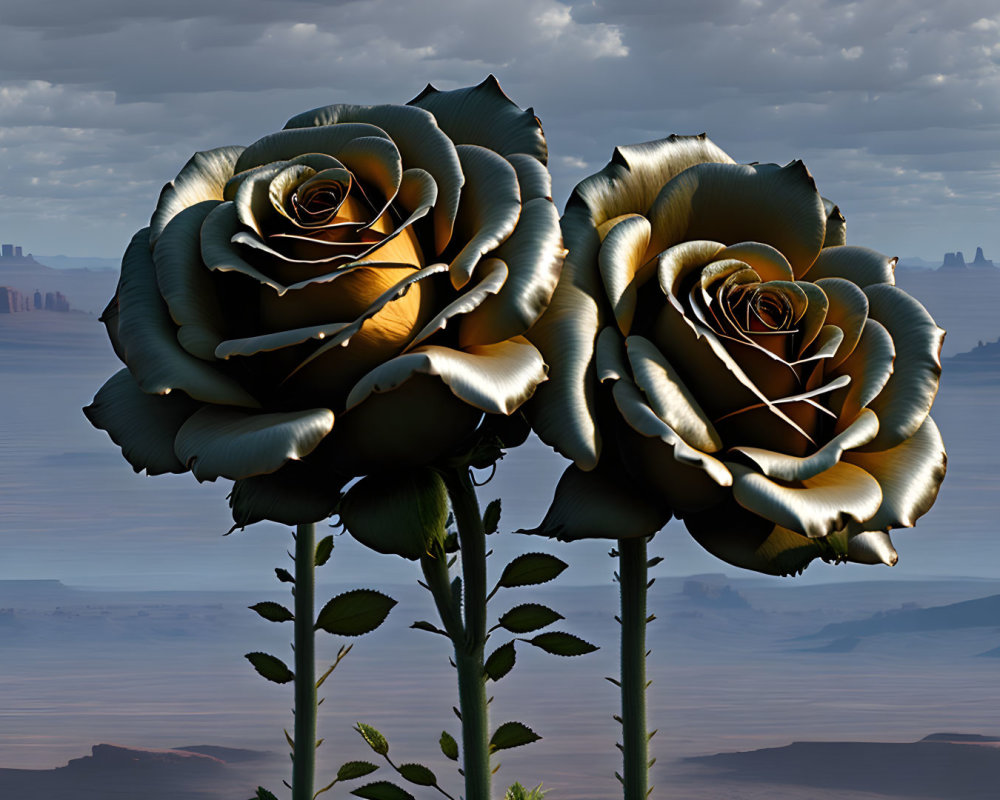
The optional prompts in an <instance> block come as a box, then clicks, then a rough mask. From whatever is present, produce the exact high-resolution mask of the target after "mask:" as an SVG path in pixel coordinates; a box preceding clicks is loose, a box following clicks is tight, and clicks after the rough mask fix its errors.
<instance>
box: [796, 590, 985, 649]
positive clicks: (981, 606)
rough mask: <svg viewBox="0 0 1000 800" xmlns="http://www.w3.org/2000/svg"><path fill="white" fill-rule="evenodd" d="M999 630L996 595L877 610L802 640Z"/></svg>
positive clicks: (823, 629)
mask: <svg viewBox="0 0 1000 800" xmlns="http://www.w3.org/2000/svg"><path fill="white" fill-rule="evenodd" d="M982 627H988V628H994V627H1000V594H998V595H993V596H991V597H983V598H980V599H978V600H966V601H964V602H961V603H951V604H950V605H946V606H934V607H932V608H903V609H899V610H896V611H879V612H878V613H876V614H873V615H872V616H870V617H868V618H867V619H861V620H855V621H852V622H833V623H830V624H829V625H825V626H824V627H823V628H822V629H821V630H820V631H819V632H818V633H815V634H812V635H811V636H807V637H802V638H807V639H812V638H819V637H845V636H875V635H877V634H880V633H912V632H914V631H940V630H956V629H958V628H982Z"/></svg>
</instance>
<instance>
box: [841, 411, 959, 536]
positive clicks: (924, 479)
mask: <svg viewBox="0 0 1000 800" xmlns="http://www.w3.org/2000/svg"><path fill="white" fill-rule="evenodd" d="M844 460H845V461H847V462H849V463H851V464H855V465H857V466H859V467H861V468H862V469H863V470H865V471H866V472H868V473H870V474H871V475H872V476H873V477H874V478H875V480H877V481H878V483H879V486H881V487H882V505H881V506H879V509H878V511H877V512H876V513H875V515H874V516H873V517H871V518H870V519H868V520H865V522H864V523H863V527H864V529H865V530H866V531H877V530H888V529H890V528H909V527H912V526H913V525H914V524H916V521H917V519H918V518H919V517H921V516H923V515H924V514H926V513H927V512H928V511H929V510H930V508H931V506H932V505H933V504H934V500H935V499H936V498H937V494H938V489H940V488H941V482H942V481H943V480H944V475H945V470H946V468H947V464H948V456H947V454H946V453H945V450H944V442H943V441H942V440H941V434H940V433H939V432H938V428H937V425H935V424H934V420H933V419H931V418H930V417H927V418H926V419H925V420H924V422H923V424H922V425H921V426H920V428H918V429H917V432H916V433H915V434H913V436H911V437H910V438H909V439H906V440H905V441H903V442H902V443H901V444H898V445H896V446H895V447H892V448H890V449H888V450H882V451H879V452H866V453H859V452H856V451H853V452H849V453H845V454H844Z"/></svg>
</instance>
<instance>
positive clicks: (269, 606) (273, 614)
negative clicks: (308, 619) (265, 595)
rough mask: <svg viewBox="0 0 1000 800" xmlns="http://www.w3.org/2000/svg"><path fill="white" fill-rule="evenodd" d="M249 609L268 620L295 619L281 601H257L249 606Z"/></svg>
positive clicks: (288, 620)
mask: <svg viewBox="0 0 1000 800" xmlns="http://www.w3.org/2000/svg"><path fill="white" fill-rule="evenodd" d="M250 610H251V611H256V612H257V613H258V614H260V615H261V616H262V617H263V618H264V619H266V620H267V621H268V622H291V621H292V620H293V619H295V615H294V614H293V613H292V612H291V611H289V610H288V609H287V608H285V607H284V606H283V605H281V603H271V602H264V603H257V604H256V605H252V606H250Z"/></svg>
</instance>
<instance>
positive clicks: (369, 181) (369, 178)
mask: <svg viewBox="0 0 1000 800" xmlns="http://www.w3.org/2000/svg"><path fill="white" fill-rule="evenodd" d="M337 158H339V159H340V160H341V161H343V162H344V165H345V166H346V167H347V168H348V169H350V170H351V172H353V173H354V176H355V177H356V178H357V179H358V181H359V182H360V183H361V185H362V186H363V187H364V188H365V191H366V192H367V193H369V194H370V193H371V189H376V190H377V191H378V193H379V195H381V200H382V201H383V203H384V205H383V207H382V208H381V209H379V210H378V211H377V213H376V214H375V217H376V218H377V217H380V216H382V214H383V213H384V212H385V208H386V207H388V205H389V204H390V203H391V202H392V201H393V200H394V199H395V198H396V192H397V191H399V185H400V183H402V180H403V159H402V156H401V155H400V154H399V149H398V148H397V147H396V143H395V142H393V141H392V140H389V139H383V138H381V137H378V136H361V137H358V138H357V139H352V140H351V141H350V142H348V143H347V144H346V145H344V146H343V147H342V148H341V149H340V151H339V152H338V153H337ZM371 199H372V201H373V202H375V198H371Z"/></svg>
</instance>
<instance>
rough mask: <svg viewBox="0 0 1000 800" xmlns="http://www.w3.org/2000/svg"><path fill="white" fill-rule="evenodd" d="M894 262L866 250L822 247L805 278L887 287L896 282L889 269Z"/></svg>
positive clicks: (847, 246)
mask: <svg viewBox="0 0 1000 800" xmlns="http://www.w3.org/2000/svg"><path fill="white" fill-rule="evenodd" d="M898 260H899V259H896V258H889V257H888V256H884V255H882V254H881V253H879V252H878V251H877V250H871V249H869V248H867V247H856V246H854V245H844V246H842V247H826V248H824V249H823V252H821V253H820V254H819V256H817V258H816V261H815V262H814V263H813V265H812V267H810V268H809V271H808V272H807V273H806V279H807V280H810V281H812V282H813V283H815V282H816V281H819V280H821V279H823V278H845V279H847V280H849V281H850V282H851V283H853V284H854V285H855V286H858V287H860V288H862V289H864V288H865V287H866V286H872V285H874V284H880V283H888V284H890V285H891V284H894V283H895V282H896V276H895V273H894V272H893V270H894V269H895V267H896V262H897V261H898Z"/></svg>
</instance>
